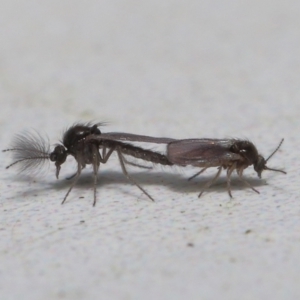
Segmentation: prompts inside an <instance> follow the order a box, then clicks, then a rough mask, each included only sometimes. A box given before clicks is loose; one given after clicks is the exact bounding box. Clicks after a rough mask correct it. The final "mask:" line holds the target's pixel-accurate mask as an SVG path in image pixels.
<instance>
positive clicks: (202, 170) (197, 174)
mask: <svg viewBox="0 0 300 300" xmlns="http://www.w3.org/2000/svg"><path fill="white" fill-rule="evenodd" d="M206 169H208V168H203V169H201V170H200V171H199V172H198V173H196V174H195V175H193V176H191V177H190V178H188V180H192V179H194V178H195V177H197V176H199V175H200V174H201V173H203V172H204V171H205V170H206Z"/></svg>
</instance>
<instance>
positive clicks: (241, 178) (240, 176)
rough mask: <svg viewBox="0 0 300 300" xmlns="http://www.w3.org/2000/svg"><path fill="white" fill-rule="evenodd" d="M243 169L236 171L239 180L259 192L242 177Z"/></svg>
mask: <svg viewBox="0 0 300 300" xmlns="http://www.w3.org/2000/svg"><path fill="white" fill-rule="evenodd" d="M244 170H245V169H237V170H236V172H237V174H238V176H239V179H240V180H241V182H243V183H244V184H245V185H246V186H248V187H249V188H251V189H252V190H253V191H254V192H256V193H257V194H259V191H258V190H257V189H255V188H254V187H253V186H252V185H251V184H250V183H249V182H247V181H246V180H245V179H244V178H243V172H244Z"/></svg>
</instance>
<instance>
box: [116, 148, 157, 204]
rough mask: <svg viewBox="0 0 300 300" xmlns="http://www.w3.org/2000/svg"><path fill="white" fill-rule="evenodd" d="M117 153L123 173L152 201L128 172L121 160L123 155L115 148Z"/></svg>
mask: <svg viewBox="0 0 300 300" xmlns="http://www.w3.org/2000/svg"><path fill="white" fill-rule="evenodd" d="M116 150H117V153H118V157H119V161H120V165H121V168H122V171H123V174H124V175H125V176H126V177H127V179H128V180H129V181H130V182H131V183H132V184H134V185H136V186H137V187H138V188H139V189H140V190H141V191H142V192H143V193H144V194H145V195H146V196H147V197H148V198H149V199H151V200H152V201H154V199H153V198H152V197H151V196H150V195H149V194H148V193H147V192H146V191H145V190H144V189H143V188H142V187H141V186H140V185H139V184H138V183H137V182H136V181H135V180H134V179H133V178H132V177H131V176H130V175H129V174H128V172H127V170H126V167H125V164H124V161H123V156H122V153H121V151H120V149H118V148H116Z"/></svg>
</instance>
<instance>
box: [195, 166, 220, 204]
mask: <svg viewBox="0 0 300 300" xmlns="http://www.w3.org/2000/svg"><path fill="white" fill-rule="evenodd" d="M206 169H207V168H206ZM202 170H203V169H202ZM202 170H201V171H202ZM221 171H222V167H218V172H217V174H216V176H215V177H214V178H213V179H212V180H210V181H208V182H207V183H206V184H205V185H204V186H203V188H202V191H201V193H200V194H199V195H198V198H200V197H201V195H202V194H203V192H204V191H205V190H206V189H208V188H209V187H210V186H211V185H212V184H213V183H215V182H216V180H217V179H218V178H219V176H220V174H221Z"/></svg>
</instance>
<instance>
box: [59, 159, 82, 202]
mask: <svg viewBox="0 0 300 300" xmlns="http://www.w3.org/2000/svg"><path fill="white" fill-rule="evenodd" d="M77 168H78V169H77V173H76V175H75V178H74V180H73V181H72V183H71V186H70V188H69V190H68V192H67V193H66V195H65V197H64V200H63V202H62V203H61V204H64V203H65V202H66V200H67V197H68V196H69V194H70V192H71V191H72V189H73V187H74V186H75V184H76V182H77V181H78V178H79V177H80V174H81V170H82V167H81V165H80V164H79V163H78V167H77Z"/></svg>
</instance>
